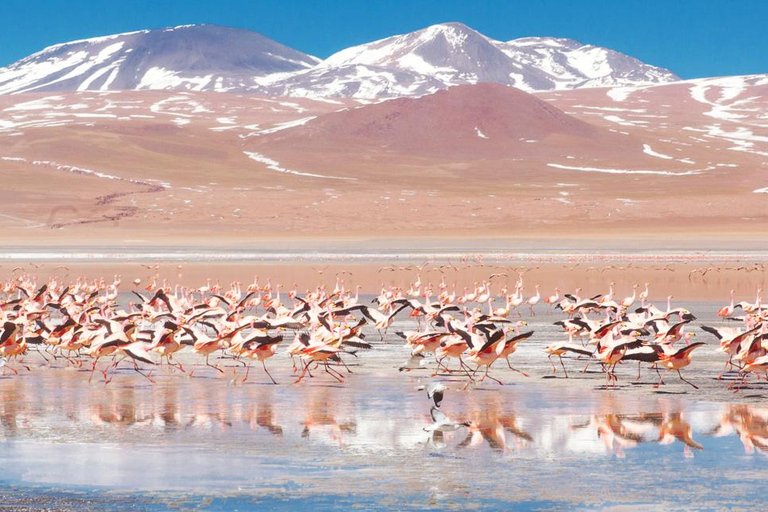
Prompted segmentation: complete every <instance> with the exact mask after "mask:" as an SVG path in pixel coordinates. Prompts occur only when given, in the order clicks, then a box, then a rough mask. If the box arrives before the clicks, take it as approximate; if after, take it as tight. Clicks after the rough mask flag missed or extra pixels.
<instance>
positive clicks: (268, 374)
mask: <svg viewBox="0 0 768 512" xmlns="http://www.w3.org/2000/svg"><path fill="white" fill-rule="evenodd" d="M261 366H262V367H264V372H265V373H266V374H267V376H268V377H269V380H271V381H272V384H277V382H276V381H275V379H274V378H272V374H270V373H269V370H267V365H266V364H265V363H264V361H262V362H261Z"/></svg>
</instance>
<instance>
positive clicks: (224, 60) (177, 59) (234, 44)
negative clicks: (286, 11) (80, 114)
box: [0, 25, 319, 94]
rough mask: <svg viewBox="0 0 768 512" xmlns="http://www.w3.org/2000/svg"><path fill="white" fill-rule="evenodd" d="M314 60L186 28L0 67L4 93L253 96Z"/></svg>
mask: <svg viewBox="0 0 768 512" xmlns="http://www.w3.org/2000/svg"><path fill="white" fill-rule="evenodd" d="M318 62H319V61H318V59H316V58H315V57H312V56H310V55H307V54H304V53H301V52H299V51H296V50H292V49H290V48H288V47H286V46H283V45H281V44H279V43H277V42H275V41H272V40H271V39H268V38H266V37H264V36H262V35H260V34H257V33H255V32H252V31H249V30H241V29H234V28H226V27H219V26H215V25H186V26H180V27H175V28H166V29H159V30H142V31H138V32H128V33H124V34H117V35H111V36H106V37H97V38H92V39H84V40H81V41H72V42H69V43H64V44H58V45H54V46H50V47H48V48H45V49H44V50H42V51H40V52H38V53H35V54H33V55H30V56H29V57H26V58H24V59H22V60H20V61H18V62H15V63H13V64H11V65H10V66H8V67H5V68H0V94H11V93H21V92H42V91H80V90H124V89H133V90H136V89H186V90H195V91H230V90H238V91H243V90H249V89H251V88H253V87H254V86H255V85H256V82H255V80H258V78H259V77H263V76H265V75H272V76H274V75H275V74H281V73H290V72H295V71H297V70H302V69H306V68H310V67H312V66H314V65H315V64H317V63H318Z"/></svg>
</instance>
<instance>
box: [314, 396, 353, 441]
mask: <svg viewBox="0 0 768 512" xmlns="http://www.w3.org/2000/svg"><path fill="white" fill-rule="evenodd" d="M308 400H309V404H308V405H307V407H306V408H305V414H304V422H303V425H304V428H303V430H302V431H301V437H303V438H308V437H309V436H310V434H311V433H312V432H323V433H327V435H328V436H329V437H330V438H331V440H334V441H338V443H339V445H342V444H343V436H344V434H346V433H352V434H354V433H355V432H356V431H357V423H356V422H355V421H354V420H351V419H346V420H344V421H339V420H337V415H338V413H337V411H336V409H337V407H338V397H336V396H331V390H330V389H329V388H313V389H312V390H310V396H309V397H308Z"/></svg>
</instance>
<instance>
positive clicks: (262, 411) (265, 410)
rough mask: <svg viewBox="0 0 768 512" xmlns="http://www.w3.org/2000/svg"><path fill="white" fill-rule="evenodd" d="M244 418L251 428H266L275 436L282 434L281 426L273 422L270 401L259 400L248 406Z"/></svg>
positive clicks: (273, 415) (273, 414) (273, 416)
mask: <svg viewBox="0 0 768 512" xmlns="http://www.w3.org/2000/svg"><path fill="white" fill-rule="evenodd" d="M246 418H247V420H248V424H249V426H250V427H251V430H256V429H258V428H263V429H266V430H267V431H268V432H270V433H271V434H273V435H275V436H276V437H282V436H283V427H281V426H280V425H278V424H277V423H276V422H275V413H274V410H273V408H272V403H271V402H261V403H259V404H258V405H255V406H253V407H251V408H250V410H249V411H248V412H247V413H246Z"/></svg>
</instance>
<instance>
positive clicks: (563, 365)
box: [552, 356, 568, 379]
mask: <svg viewBox="0 0 768 512" xmlns="http://www.w3.org/2000/svg"><path fill="white" fill-rule="evenodd" d="M557 357H558V359H560V366H562V367H563V373H565V378H566V379H567V378H568V370H566V369H565V363H563V356H557ZM552 366H554V365H552Z"/></svg>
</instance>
